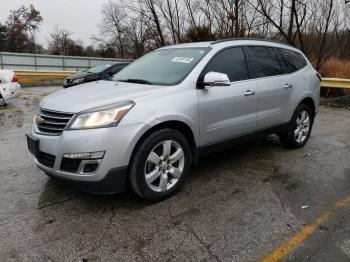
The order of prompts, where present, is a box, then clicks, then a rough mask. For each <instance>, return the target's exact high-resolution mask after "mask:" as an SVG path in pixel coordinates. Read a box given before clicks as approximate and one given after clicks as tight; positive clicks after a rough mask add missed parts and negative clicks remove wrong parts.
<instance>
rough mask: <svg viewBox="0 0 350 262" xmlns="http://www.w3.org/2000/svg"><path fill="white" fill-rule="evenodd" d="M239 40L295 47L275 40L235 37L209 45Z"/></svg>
mask: <svg viewBox="0 0 350 262" xmlns="http://www.w3.org/2000/svg"><path fill="white" fill-rule="evenodd" d="M239 40H248V41H249V40H250V41H264V42H270V43H275V44H281V45H286V46H290V47H294V48H295V46H293V45H291V44H288V43H284V42H281V41H277V40H269V39H260V38H249V37H236V38H226V39H220V40H217V41H213V42H211V45H215V44H219V43H224V42H230V41H239Z"/></svg>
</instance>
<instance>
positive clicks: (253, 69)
mask: <svg viewBox="0 0 350 262" xmlns="http://www.w3.org/2000/svg"><path fill="white" fill-rule="evenodd" d="M244 51H245V52H246V54H247V59H248V65H249V72H250V73H251V76H250V77H251V78H260V77H268V76H275V75H281V74H282V65H281V62H280V59H279V58H278V55H277V53H276V52H275V50H274V49H273V48H272V47H265V46H248V47H245V48H244Z"/></svg>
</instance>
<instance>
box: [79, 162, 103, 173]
mask: <svg viewBox="0 0 350 262" xmlns="http://www.w3.org/2000/svg"><path fill="white" fill-rule="evenodd" d="M99 165H100V163H98V162H97V163H86V164H85V166H84V168H83V173H94V172H95V171H96V170H97V168H98V166H99Z"/></svg>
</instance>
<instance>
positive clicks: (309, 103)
mask: <svg viewBox="0 0 350 262" xmlns="http://www.w3.org/2000/svg"><path fill="white" fill-rule="evenodd" d="M301 104H304V105H307V106H308V107H310V108H311V109H312V112H313V114H314V116H315V114H316V104H315V101H314V99H313V98H312V97H311V96H307V97H305V98H303V99H302V100H301V101H300V102H299V104H298V106H299V105H301Z"/></svg>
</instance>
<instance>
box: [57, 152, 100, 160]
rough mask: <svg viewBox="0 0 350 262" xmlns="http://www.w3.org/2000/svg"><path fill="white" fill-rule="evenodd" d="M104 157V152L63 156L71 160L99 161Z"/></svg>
mask: <svg viewBox="0 0 350 262" xmlns="http://www.w3.org/2000/svg"><path fill="white" fill-rule="evenodd" d="M104 155H105V151H97V152H90V153H66V154H64V155H63V157H65V158H73V159H101V158H103V157H104Z"/></svg>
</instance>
